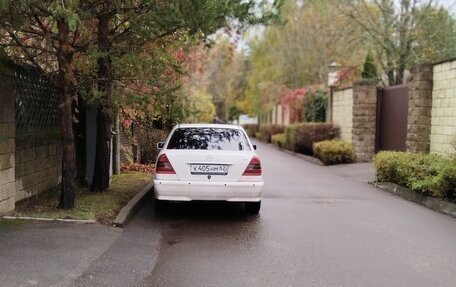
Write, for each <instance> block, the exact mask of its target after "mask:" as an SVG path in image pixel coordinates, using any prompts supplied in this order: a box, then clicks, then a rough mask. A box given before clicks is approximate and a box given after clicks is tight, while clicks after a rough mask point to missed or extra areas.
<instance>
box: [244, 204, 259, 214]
mask: <svg viewBox="0 0 456 287" xmlns="http://www.w3.org/2000/svg"><path fill="white" fill-rule="evenodd" d="M260 208H261V201H258V202H246V203H245V211H246V212H247V213H249V214H257V213H258V212H260Z"/></svg>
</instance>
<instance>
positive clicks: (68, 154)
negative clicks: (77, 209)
mask: <svg viewBox="0 0 456 287" xmlns="http://www.w3.org/2000/svg"><path fill="white" fill-rule="evenodd" d="M57 28H58V40H59V49H58V51H57V60H58V68H59V72H58V78H57V89H58V91H59V97H60V105H59V107H60V133H61V136H62V183H61V190H60V203H59V207H60V208H62V209H71V208H73V207H74V198H75V192H74V184H75V154H74V151H75V150H74V136H73V114H72V107H71V104H72V95H73V94H72V89H71V87H72V79H73V50H72V49H71V46H70V44H69V34H70V29H69V27H68V23H67V22H66V20H65V19H64V18H59V19H57Z"/></svg>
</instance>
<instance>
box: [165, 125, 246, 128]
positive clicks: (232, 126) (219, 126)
mask: <svg viewBox="0 0 456 287" xmlns="http://www.w3.org/2000/svg"><path fill="white" fill-rule="evenodd" d="M174 128H220V129H242V127H241V126H238V125H227V124H178V125H176V126H175V127H174Z"/></svg>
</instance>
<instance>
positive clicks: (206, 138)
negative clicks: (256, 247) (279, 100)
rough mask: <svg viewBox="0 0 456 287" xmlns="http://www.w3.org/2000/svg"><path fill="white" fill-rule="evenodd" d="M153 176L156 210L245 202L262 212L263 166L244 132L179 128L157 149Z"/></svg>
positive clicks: (227, 127)
mask: <svg viewBox="0 0 456 287" xmlns="http://www.w3.org/2000/svg"><path fill="white" fill-rule="evenodd" d="M157 146H158V148H159V149H161V150H160V153H159V154H158V157H157V162H156V165H155V166H156V172H155V175H154V189H155V200H156V202H155V203H156V207H160V206H162V205H163V204H164V203H165V202H167V201H192V200H209V201H230V202H244V203H245V209H246V211H247V212H249V213H258V212H259V211H260V207H261V189H262V187H263V185H264V182H263V177H262V171H261V162H260V158H259V157H258V155H257V154H256V153H255V149H256V147H255V146H254V145H252V144H251V142H250V140H249V138H248V136H247V134H246V132H245V131H244V129H243V128H242V127H239V126H234V125H220V124H181V125H177V126H175V127H174V128H173V130H172V131H171V133H170V135H169V136H168V138H167V140H166V142H164V143H163V142H162V143H158V144H157Z"/></svg>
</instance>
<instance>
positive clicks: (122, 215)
mask: <svg viewBox="0 0 456 287" xmlns="http://www.w3.org/2000/svg"><path fill="white" fill-rule="evenodd" d="M153 186H154V182H153V181H151V182H149V183H148V184H147V185H146V186H145V187H144V188H143V189H142V190H141V191H140V192H139V193H138V194H136V195H135V197H133V198H132V199H131V200H130V201H129V202H128V203H127V205H125V206H124V207H122V209H121V210H120V212H119V214H118V215H117V217H116V219H114V222H113V225H114V226H116V227H122V228H124V227H125V225H126V224H127V222H128V220H130V219H131V217H132V216H133V215H134V214H135V213H136V212H137V211H138V209H139V208H140V207H141V205H142V204H143V203H144V200H145V199H146V198H147V195H148V194H149V193H150V192H151V191H152V187H153Z"/></svg>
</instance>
